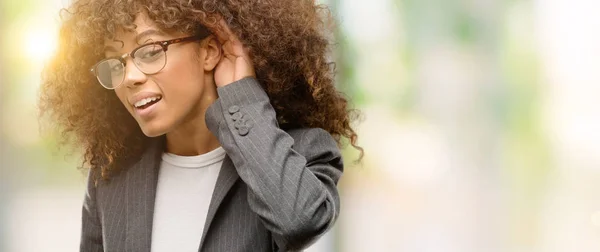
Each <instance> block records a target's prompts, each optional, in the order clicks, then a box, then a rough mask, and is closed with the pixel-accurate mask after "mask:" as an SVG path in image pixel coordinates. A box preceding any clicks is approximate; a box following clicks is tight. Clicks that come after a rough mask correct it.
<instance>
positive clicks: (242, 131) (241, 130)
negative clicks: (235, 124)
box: [238, 125, 250, 136]
mask: <svg viewBox="0 0 600 252" xmlns="http://www.w3.org/2000/svg"><path fill="white" fill-rule="evenodd" d="M248 132H250V129H249V128H248V126H246V125H243V126H241V127H240V128H239V129H238V133H239V134H240V136H245V135H248Z"/></svg>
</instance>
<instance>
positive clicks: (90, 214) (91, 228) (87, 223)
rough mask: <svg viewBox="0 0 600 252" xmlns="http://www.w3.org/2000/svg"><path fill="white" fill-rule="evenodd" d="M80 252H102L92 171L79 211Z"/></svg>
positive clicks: (89, 174) (100, 230)
mask: <svg viewBox="0 0 600 252" xmlns="http://www.w3.org/2000/svg"><path fill="white" fill-rule="evenodd" d="M79 251H81V252H84V251H85V252H90V251H92V252H95V251H98V252H102V251H104V248H103V245H102V225H100V219H99V218H98V212H97V210H96V187H95V186H94V176H93V171H92V170H90V171H89V173H88V179H87V189H86V191H85V197H84V199H83V207H82V210H81V241H80V244H79Z"/></svg>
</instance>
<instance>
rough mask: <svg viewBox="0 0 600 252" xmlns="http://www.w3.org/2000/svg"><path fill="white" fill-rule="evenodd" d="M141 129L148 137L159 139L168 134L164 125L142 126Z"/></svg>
mask: <svg viewBox="0 0 600 252" xmlns="http://www.w3.org/2000/svg"><path fill="white" fill-rule="evenodd" d="M140 129H142V132H143V133H144V135H146V136H147V137H157V136H162V135H164V134H166V133H167V131H168V130H167V127H164V126H162V125H154V124H144V125H141V124H140Z"/></svg>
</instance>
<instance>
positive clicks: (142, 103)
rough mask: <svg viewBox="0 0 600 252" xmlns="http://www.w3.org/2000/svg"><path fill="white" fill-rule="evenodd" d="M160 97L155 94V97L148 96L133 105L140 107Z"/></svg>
mask: <svg viewBox="0 0 600 252" xmlns="http://www.w3.org/2000/svg"><path fill="white" fill-rule="evenodd" d="M158 99H160V96H155V97H148V98H145V99H141V100H139V101H138V102H136V103H135V104H133V106H135V107H136V108H139V107H141V106H144V105H146V104H148V103H149V102H153V101H156V100H158Z"/></svg>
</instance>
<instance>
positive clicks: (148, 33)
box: [104, 29, 165, 52]
mask: <svg viewBox="0 0 600 252" xmlns="http://www.w3.org/2000/svg"><path fill="white" fill-rule="evenodd" d="M151 35H165V33H164V32H162V31H159V30H154V29H149V30H145V31H143V32H141V33H140V34H138V35H136V36H135V41H136V42H137V43H138V44H140V45H141V43H140V41H141V40H142V39H143V38H144V37H148V36H151ZM114 41H115V42H121V48H123V46H125V44H124V43H123V41H121V40H114ZM104 52H118V50H117V49H116V48H115V47H114V46H111V45H106V46H104Z"/></svg>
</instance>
